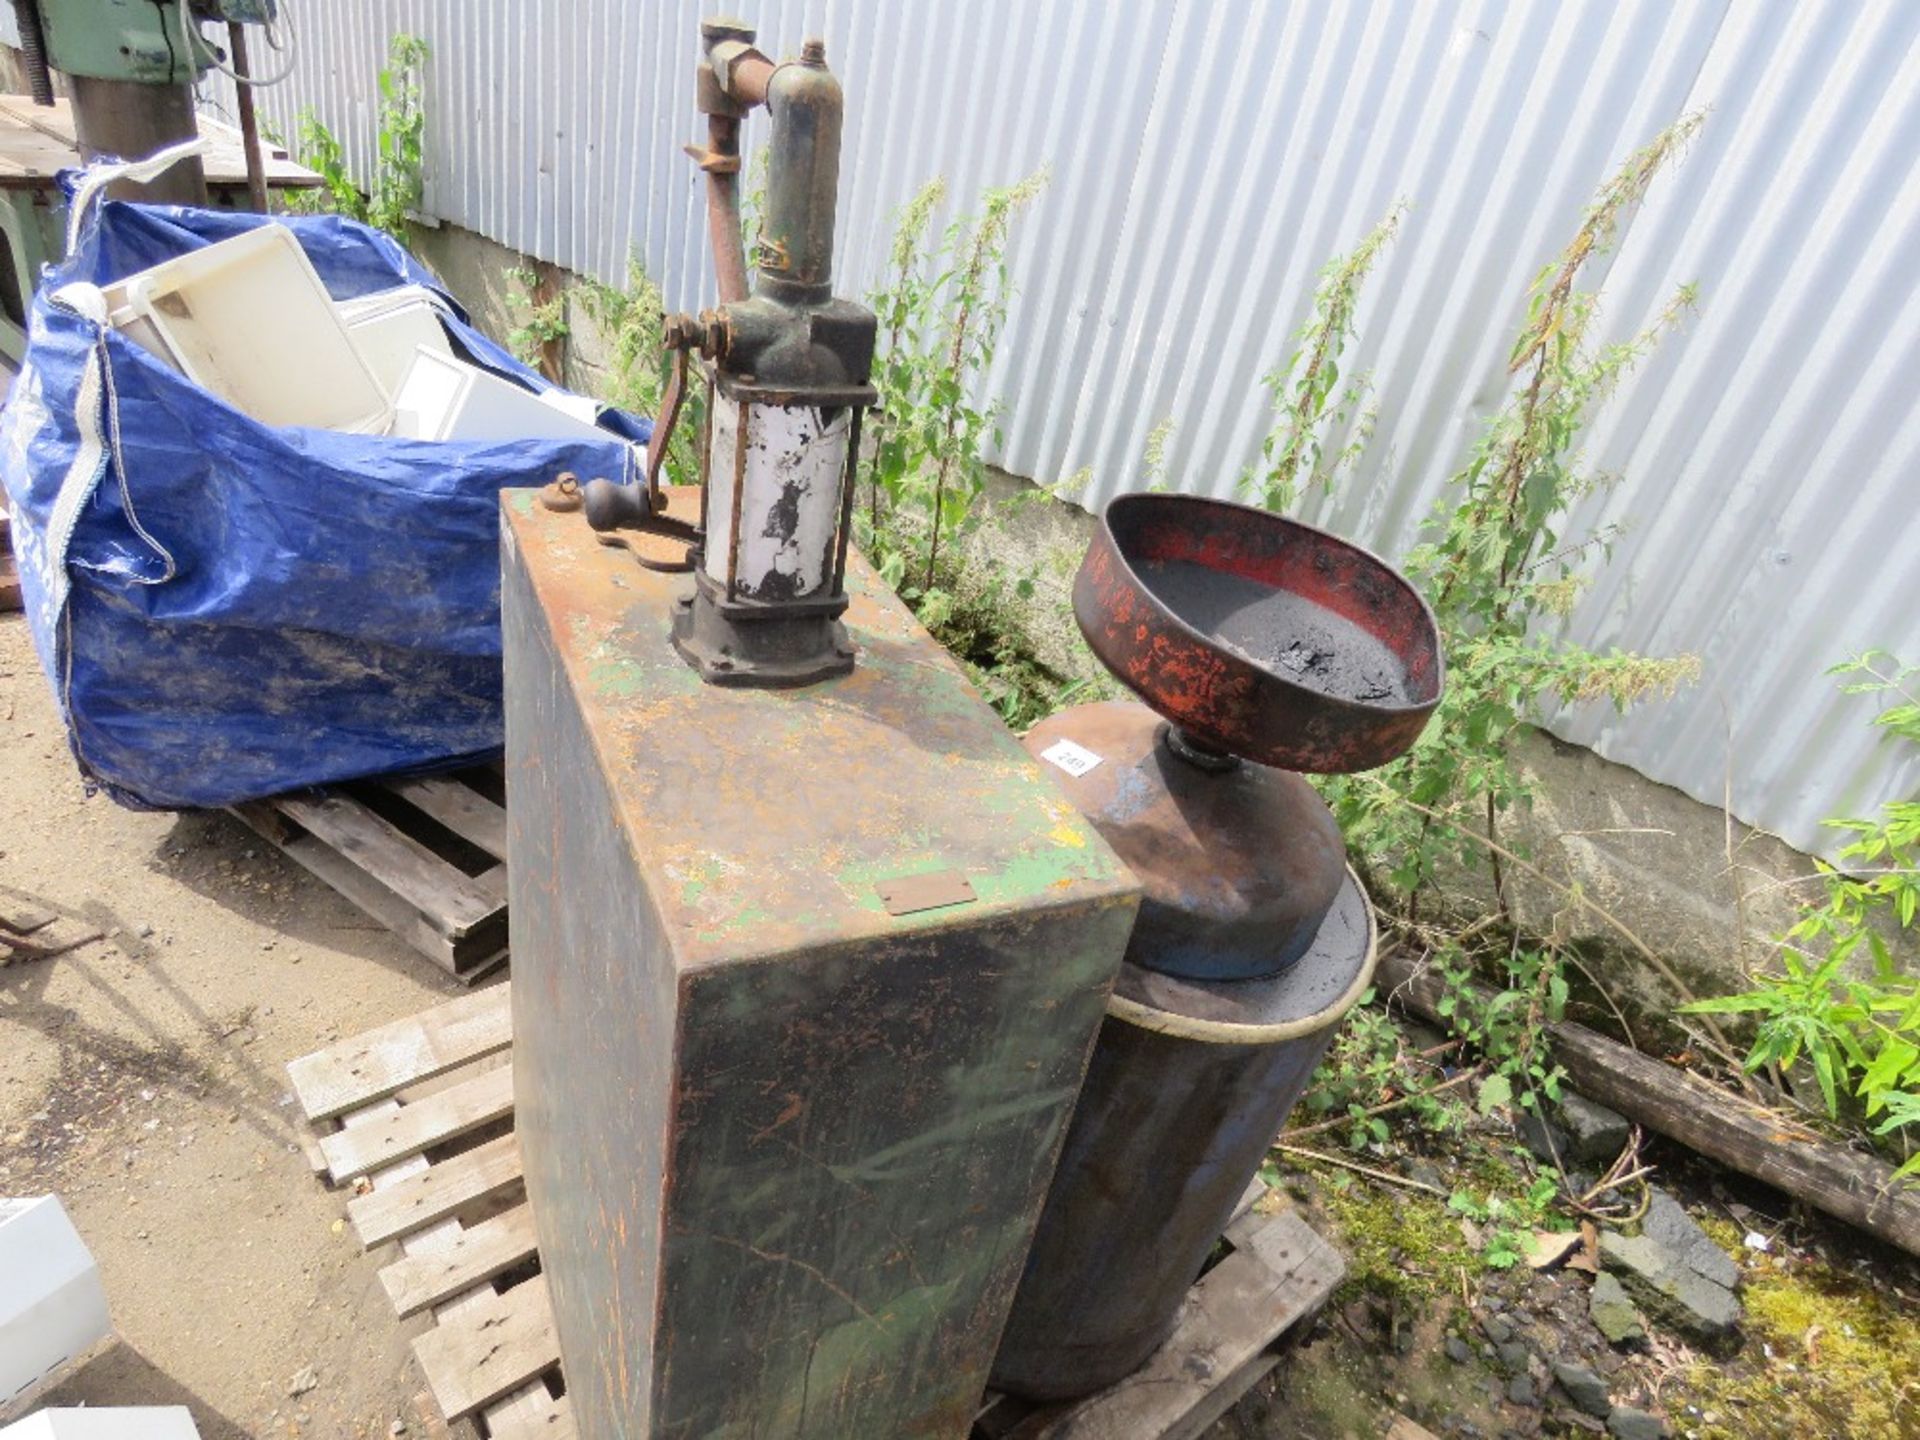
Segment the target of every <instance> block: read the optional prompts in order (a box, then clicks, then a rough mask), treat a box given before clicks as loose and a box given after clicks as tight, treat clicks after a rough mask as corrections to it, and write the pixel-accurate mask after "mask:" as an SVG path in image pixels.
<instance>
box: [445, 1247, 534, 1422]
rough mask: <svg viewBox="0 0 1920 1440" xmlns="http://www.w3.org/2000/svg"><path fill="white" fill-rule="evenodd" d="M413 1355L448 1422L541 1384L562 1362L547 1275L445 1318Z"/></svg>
mask: <svg viewBox="0 0 1920 1440" xmlns="http://www.w3.org/2000/svg"><path fill="white" fill-rule="evenodd" d="M413 1354H414V1358H415V1359H416V1360H418V1361H419V1362H420V1370H421V1373H422V1374H424V1375H425V1376H426V1377H427V1386H428V1388H429V1389H431V1390H432V1391H433V1398H434V1399H435V1400H437V1401H439V1403H440V1413H441V1414H442V1415H444V1416H446V1418H447V1421H448V1423H452V1422H453V1421H455V1420H460V1419H463V1418H465V1417H466V1416H468V1415H471V1414H473V1413H474V1412H475V1411H476V1410H479V1409H480V1408H481V1407H482V1406H483V1405H485V1404H487V1402H489V1401H491V1400H498V1399H500V1398H501V1397H503V1396H505V1395H507V1394H509V1393H510V1392H512V1391H513V1390H515V1389H517V1388H518V1387H520V1386H522V1385H525V1384H527V1383H528V1382H530V1381H534V1380H538V1379H539V1378H540V1377H541V1376H542V1375H544V1374H546V1373H547V1371H549V1370H551V1369H553V1368H554V1367H555V1366H556V1365H558V1364H559V1363H560V1346H559V1343H558V1341H557V1340H556V1338H555V1334H554V1328H553V1306H552V1303H551V1301H550V1300H549V1298H548V1296H547V1282H546V1277H544V1276H541V1275H536V1276H534V1277H533V1279H531V1280H528V1281H527V1282H526V1283H525V1284H522V1285H516V1286H514V1287H513V1289H511V1290H509V1291H507V1292H506V1294H504V1295H496V1296H493V1297H491V1298H485V1299H482V1301H481V1302H480V1303H479V1304H478V1305H476V1306H475V1307H474V1308H473V1309H472V1310H471V1311H470V1312H469V1313H467V1314H465V1315H462V1316H460V1317H459V1318H458V1319H457V1320H453V1321H449V1320H445V1319H443V1320H442V1321H441V1323H440V1324H439V1325H437V1326H436V1327H435V1328H433V1329H432V1330H429V1331H427V1333H426V1334H424V1335H422V1336H420V1337H419V1338H418V1339H417V1340H415V1341H414V1342H413Z"/></svg>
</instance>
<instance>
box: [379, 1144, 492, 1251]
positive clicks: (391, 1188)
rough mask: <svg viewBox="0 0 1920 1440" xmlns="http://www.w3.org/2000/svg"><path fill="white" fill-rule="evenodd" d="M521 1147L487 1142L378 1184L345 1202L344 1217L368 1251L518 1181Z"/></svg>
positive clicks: (456, 1212)
mask: <svg viewBox="0 0 1920 1440" xmlns="http://www.w3.org/2000/svg"><path fill="white" fill-rule="evenodd" d="M520 1179H521V1170H520V1144H519V1142H518V1141H517V1140H515V1139H514V1137H513V1136H511V1135H501V1136H499V1137H497V1138H495V1139H492V1140H489V1141H487V1143H486V1144H484V1145H480V1146H477V1147H475V1148H474V1149H472V1150H468V1151H466V1152H465V1153H463V1154H460V1155H456V1156H454V1157H453V1158H452V1159H451V1160H443V1161H441V1162H440V1163H439V1164H437V1165H433V1166H429V1167H428V1168H426V1169H424V1170H421V1171H420V1172H418V1173H417V1174H414V1175H408V1176H405V1177H403V1178H400V1179H396V1180H394V1181H392V1182H390V1183H388V1184H385V1185H381V1186H378V1187H376V1188H375V1189H373V1190H372V1191H370V1192H369V1193H367V1194H365V1195H357V1196H355V1197H354V1198H353V1199H352V1200H349V1201H348V1202H347V1219H348V1220H350V1221H351V1222H352V1223H353V1232H354V1234H356V1235H358V1236H359V1237H360V1243H361V1244H362V1245H363V1246H365V1247H366V1248H367V1249H369V1250H371V1249H372V1248H373V1247H374V1246H376V1245H384V1244H386V1242H387V1241H389V1240H398V1239H400V1238H402V1237H403V1236H406V1235H409V1234H412V1233H413V1232H414V1231H416V1230H424V1229H426V1228H427V1227H428V1226H430V1225H436V1224H438V1223H439V1222H440V1221H442V1220H445V1219H447V1218H448V1217H450V1216H452V1215H456V1214H458V1213H459V1212H460V1211H461V1210H464V1209H465V1208H467V1207H468V1206H469V1205H473V1204H475V1203H477V1202H478V1201H481V1200H485V1199H487V1198H488V1197H489V1196H492V1195H498V1194H500V1193H501V1192H503V1191H504V1190H506V1189H507V1187H509V1186H511V1185H515V1184H517V1183H519V1181H520Z"/></svg>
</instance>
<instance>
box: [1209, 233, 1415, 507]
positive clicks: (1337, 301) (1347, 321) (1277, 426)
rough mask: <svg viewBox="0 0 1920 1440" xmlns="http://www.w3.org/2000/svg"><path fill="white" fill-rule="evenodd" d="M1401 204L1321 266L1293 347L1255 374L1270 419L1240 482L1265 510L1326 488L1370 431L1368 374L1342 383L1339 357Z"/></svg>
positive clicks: (1284, 505)
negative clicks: (1339, 436) (1330, 452)
mask: <svg viewBox="0 0 1920 1440" xmlns="http://www.w3.org/2000/svg"><path fill="white" fill-rule="evenodd" d="M1406 209H1407V206H1406V202H1405V201H1400V202H1399V203H1397V204H1396V205H1395V206H1394V207H1393V208H1392V209H1391V210H1389V211H1388V212H1387V214H1386V216H1385V217H1384V218H1383V219H1382V220H1381V221H1380V223H1379V224H1377V225H1375V226H1374V227H1373V229H1372V230H1370V231H1368V232H1367V234H1366V237H1365V238H1364V239H1362V240H1361V242H1360V243H1359V244H1358V245H1357V246H1355V247H1354V248H1353V250H1351V251H1350V252H1348V253H1347V254H1345V255H1341V256H1336V257H1335V258H1334V259H1333V260H1332V261H1330V262H1329V263H1328V264H1327V265H1326V266H1325V267H1324V268H1322V270H1321V271H1320V284H1319V287H1318V288H1317V289H1316V290H1315V291H1314V295H1313V308H1312V310H1311V311H1310V312H1309V314H1308V316H1307V319H1306V322H1305V323H1304V324H1303V325H1302V326H1301V327H1300V330H1299V332H1298V333H1297V334H1296V335H1295V337H1294V338H1295V341H1296V344H1295V347H1294V350H1293V353H1292V354H1291V355H1289V356H1288V357H1287V361H1286V363H1285V364H1284V365H1281V366H1280V367H1279V368H1277V369H1275V370H1271V371H1269V372H1268V373H1267V374H1265V375H1263V376H1262V377H1261V379H1260V383H1261V384H1262V385H1264V386H1266V388H1267V391H1268V393H1269V394H1270V395H1271V396H1272V397H1273V407H1274V414H1275V420H1274V425H1273V428H1272V429H1271V430H1269V431H1268V432H1267V435H1266V438H1265V439H1263V440H1262V441H1261V442H1260V465H1259V467H1258V468H1257V469H1254V470H1251V471H1249V472H1248V474H1247V476H1246V478H1245V480H1244V481H1243V485H1242V488H1243V489H1245V490H1247V491H1248V492H1250V493H1251V494H1252V495H1253V497H1254V498H1256V499H1257V500H1258V501H1259V502H1260V503H1261V504H1263V505H1265V506H1266V507H1267V508H1268V509H1270V510H1288V509H1291V508H1292V506H1293V502H1294V501H1295V500H1296V499H1297V498H1298V497H1299V496H1300V495H1301V494H1302V493H1303V492H1304V491H1305V490H1307V489H1309V488H1314V487H1318V488H1320V489H1323V490H1330V489H1331V488H1332V487H1333V482H1334V476H1335V474H1336V473H1337V472H1338V471H1339V469H1340V468H1341V467H1342V466H1344V465H1348V464H1351V463H1352V462H1353V460H1354V459H1355V458H1357V457H1358V456H1359V454H1360V452H1361V451H1362V450H1364V449H1365V448H1366V445H1367V441H1368V440H1370V439H1371V438H1372V436H1373V412H1372V411H1370V410H1361V409H1359V407H1360V406H1361V405H1362V403H1363V402H1364V401H1365V399H1366V396H1367V393H1368V391H1369V390H1370V389H1371V377H1369V376H1367V375H1364V374H1363V375H1357V376H1350V377H1347V378H1346V380H1345V383H1344V384H1343V383H1342V377H1341V371H1340V357H1341V355H1342V353H1343V352H1344V351H1345V349H1346V346H1347V342H1348V341H1349V340H1351V339H1352V338H1353V336H1354V328H1353V316H1354V311H1355V309H1356V308H1357V307H1358V305H1359V303H1360V288H1361V285H1362V284H1363V283H1364V282H1365V280H1366V278H1367V276H1368V275H1369V274H1370V273H1371V272H1372V270H1373V267H1374V263H1375V262H1376V261H1377V260H1378V259H1379V258H1380V253H1381V252H1382V251H1383V250H1385V249H1386V248H1387V245H1388V244H1389V243H1390V242H1391V241H1392V239H1393V236H1394V232H1395V231H1397V230H1398V229H1399V228H1400V218H1401V216H1402V215H1404V214H1405V213H1406ZM1356 412H1357V413H1358V419H1357V421H1356V423H1355V424H1354V427H1353V430H1352V432H1351V433H1350V434H1349V435H1348V437H1347V440H1346V443H1345V444H1344V445H1343V446H1342V447H1341V448H1340V450H1339V451H1338V452H1337V453H1336V454H1335V455H1334V456H1333V457H1332V458H1331V459H1329V458H1328V457H1327V455H1326V448H1325V447H1326V444H1327V440H1328V437H1329V432H1330V431H1332V430H1336V429H1337V428H1338V427H1339V426H1341V425H1344V424H1345V423H1346V422H1347V421H1348V419H1349V418H1352V417H1353V416H1354V415H1355V414H1356Z"/></svg>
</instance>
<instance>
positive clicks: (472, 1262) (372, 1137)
mask: <svg viewBox="0 0 1920 1440" xmlns="http://www.w3.org/2000/svg"><path fill="white" fill-rule="evenodd" d="M510 1027H511V1009H510V1006H509V1005H508V1004H507V996H506V991H505V989H504V987H502V988H501V989H499V990H497V991H489V992H483V993H481V994H477V995H470V996H463V997H461V998H460V999H459V1000H455V1001H452V1002H449V1003H447V1004H443V1005H440V1006H437V1007H435V1008H434V1009H432V1010H428V1011H426V1012H424V1013H422V1014H420V1015H417V1016H414V1017H412V1018H411V1019H410V1020H406V1021H400V1022H395V1023H394V1024H391V1025H385V1026H381V1027H379V1028H377V1029H375V1030H372V1031H369V1032H367V1033H366V1034H364V1035H360V1036H356V1037H352V1038H350V1039H348V1040H345V1041H341V1042H339V1043H338V1044H336V1045H333V1046H329V1047H328V1048H327V1049H326V1050H323V1051H320V1052H317V1053H316V1054H314V1055H311V1056H307V1057H305V1058H304V1059H303V1060H300V1061H296V1062H294V1064H293V1065H291V1066H289V1073H291V1074H293V1075H295V1076H296V1094H299V1095H300V1096H301V1103H302V1105H303V1107H310V1108H311V1111H312V1112H313V1113H314V1114H315V1123H316V1125H318V1126H321V1127H325V1126H328V1125H332V1124H335V1123H338V1125H339V1126H340V1128H339V1129H338V1130H337V1131H336V1132H334V1133H332V1134H329V1135H325V1136H323V1137H322V1138H321V1140H320V1146H321V1148H322V1149H323V1151H324V1152H325V1155H326V1159H327V1162H328V1167H329V1169H330V1170H331V1171H332V1172H333V1174H334V1175H335V1178H336V1179H347V1178H353V1177H354V1176H357V1175H366V1176H367V1177H368V1183H370V1184H371V1186H372V1189H371V1191H370V1193H367V1194H364V1195H360V1196H357V1197H355V1198H354V1199H353V1200H351V1201H350V1202H349V1205H348V1213H349V1215H350V1216H351V1218H352V1220H353V1223H354V1227H355V1231H356V1233H357V1234H358V1235H359V1236H360V1238H361V1240H362V1241H363V1243H364V1244H366V1245H367V1246H368V1247H369V1248H371V1247H372V1246H373V1245H376V1244H381V1243H384V1242H386V1241H389V1240H397V1241H398V1242H399V1247H400V1252H401V1254H400V1257H399V1258H398V1259H397V1260H394V1261H392V1262H390V1263H389V1264H387V1265H386V1266H384V1267H383V1268H382V1269H381V1271H380V1279H381V1283H382V1284H383V1286H384V1287H385V1288H386V1291H387V1293H388V1296H389V1298H390V1299H391V1300H392V1302H393V1305H394V1309H395V1311H396V1313H397V1315H399V1316H402V1317H404V1316H408V1315H415V1314H419V1313H421V1312H423V1311H425V1312H429V1313H431V1315H432V1317H433V1321H434V1326H433V1328H432V1329H431V1330H429V1331H428V1332H426V1333H425V1334H423V1335H421V1336H420V1337H419V1338H418V1339H416V1340H415V1341H414V1354H415V1357H416V1359H417V1361H418V1363H419V1365H420V1368H421V1371H422V1373H423V1374H424V1375H425V1377H426V1380H427V1384H428V1388H429V1390H430V1391H431V1393H432V1395H433V1397H434V1400H435V1402H436V1403H437V1404H438V1405H439V1406H440V1408H441V1411H442V1413H443V1414H444V1416H445V1417H446V1419H447V1421H448V1422H449V1423H450V1424H455V1425H463V1426H466V1427H469V1428H472V1427H477V1433H478V1434H480V1435H483V1436H485V1437H487V1440H536V1437H538V1440H574V1435H575V1426H574V1421H573V1414H572V1407H571V1405H570V1403H569V1402H568V1400H567V1398H566V1397H565V1396H564V1395H559V1396H556V1395H555V1394H554V1393H553V1392H554V1390H555V1389H556V1388H563V1387H562V1385H561V1383H560V1380H559V1375H560V1350H559V1340H558V1335H557V1332H556V1330H555V1327H554V1322H553V1312H552V1306H551V1302H550V1299H549V1295H548V1290H547V1281H546V1277H545V1276H544V1274H541V1273H539V1272H538V1269H537V1267H538V1265H539V1253H538V1248H537V1244H536V1236H535V1233H534V1226H533V1216H532V1210H531V1208H530V1206H529V1205H528V1203H527V1201H526V1199H525V1197H524V1195H522V1194H519V1193H517V1192H516V1191H515V1190H514V1187H517V1186H519V1185H520V1184H521V1183H522V1180H523V1175H522V1169H521V1160H520V1153H519V1144H518V1140H517V1137H516V1136H515V1135H514V1134H513V1133H512V1132H511V1131H509V1132H508V1133H506V1134H504V1135H498V1136H495V1137H494V1138H492V1139H488V1140H485V1141H484V1142H482V1143H480V1144H478V1145H472V1144H471V1142H468V1144H469V1148H466V1149H461V1148H460V1142H461V1140H462V1137H465V1136H469V1135H471V1134H472V1132H473V1131H474V1130H475V1129H477V1128H479V1127H482V1126H486V1125H490V1124H493V1123H495V1122H497V1121H499V1120H501V1119H503V1118H510V1117H511V1115H512V1068H511V1065H510V1063H509V1064H504V1065H503V1064H500V1063H499V1061H500V1057H501V1054H502V1052H505V1053H506V1054H507V1055H509V1056H510V1054H511V1030H510ZM489 1066H491V1067H493V1068H486V1067H489ZM434 1082H437V1083H442V1084H446V1087H447V1088H445V1089H441V1090H438V1091H435V1092H434V1093H429V1094H426V1095H424V1096H422V1097H421V1098H418V1099H412V1100H408V1099H406V1098H405V1097H406V1096H407V1094H408V1092H409V1091H410V1090H411V1089H412V1087H414V1086H418V1085H422V1084H427V1087H428V1088H429V1089H431V1086H432V1083H434ZM342 1107H344V1108H342ZM449 1150H450V1151H452V1152H454V1153H445V1152H446V1151H449ZM430 1151H431V1152H434V1153H435V1158H434V1159H432V1160H431V1162H430V1161H429V1159H428V1152H430ZM1265 1194H1266V1190H1265V1187H1264V1186H1263V1185H1261V1184H1258V1183H1256V1184H1254V1185H1252V1186H1250V1187H1249V1188H1248V1191H1247V1193H1246V1194H1245V1195H1244V1196H1242V1197H1241V1201H1240V1204H1239V1205H1238V1206H1237V1207H1236V1209H1235V1212H1234V1216H1233V1219H1232V1221H1231V1222H1230V1223H1229V1225H1228V1227H1227V1230H1226V1234H1225V1237H1224V1238H1225V1240H1226V1241H1227V1244H1228V1246H1229V1247H1230V1251H1229V1253H1228V1254H1227V1255H1226V1257H1225V1258H1224V1259H1222V1260H1221V1261H1220V1262H1219V1263H1218V1264H1216V1265H1215V1266H1214V1267H1213V1268H1212V1269H1210V1270H1209V1271H1208V1272H1207V1273H1206V1274H1205V1275H1204V1276H1202V1277H1201V1279H1200V1281H1199V1282H1198V1283H1197V1284H1196V1285H1195V1286H1194V1287H1193V1288H1192V1289H1191V1290H1190V1291H1189V1292H1188V1294H1187V1298H1186V1301H1185V1304H1184V1307H1183V1309H1182V1312H1181V1315H1180V1318H1179V1322H1178V1324H1177V1325H1176V1327H1175V1330H1174V1333H1173V1335H1172V1337H1171V1338H1170V1339H1169V1340H1168V1341H1167V1343H1166V1344H1165V1345H1164V1346H1162V1347H1161V1349H1160V1350H1158V1351H1156V1352H1155V1354H1154V1355H1153V1356H1152V1357H1151V1358H1150V1359H1149V1360H1148V1361H1147V1363H1146V1364H1145V1365H1144V1366H1143V1367H1142V1368H1141V1369H1140V1370H1138V1371H1136V1372H1135V1373H1134V1374H1132V1375H1130V1376H1128V1377H1127V1378H1126V1379H1125V1380H1122V1381H1121V1382H1119V1383H1118V1384H1116V1385H1114V1386H1113V1387H1111V1388H1110V1389H1108V1390H1106V1391H1103V1392H1101V1393H1100V1394H1098V1395H1094V1396H1091V1397H1088V1398H1086V1399H1083V1400H1080V1401H1076V1402H1072V1403H1069V1404H1065V1405H1057V1406H1040V1407H1035V1406H1033V1405H1031V1404H1027V1403H1023V1402H1020V1401H1018V1400H1014V1399H1011V1398H1010V1397H990V1398H994V1399H995V1403H993V1404H990V1405H988V1406H987V1407H985V1408H984V1409H983V1410H982V1412H981V1415H980V1416H979V1418H978V1420H977V1421H976V1425H975V1428H974V1437H975V1440H989V1437H990V1440H1123V1437H1124V1440H1196V1437H1198V1436H1199V1435H1200V1434H1201V1433H1202V1432H1203V1431H1204V1430H1205V1429H1206V1428H1207V1427H1208V1426H1209V1425H1211V1424H1212V1423H1213V1422H1214V1421H1215V1420H1217V1419H1219V1417H1220V1416H1221V1415H1223V1414H1225V1413H1226V1411H1227V1410H1228V1409H1229V1408H1230V1407H1231V1406H1232V1405H1233V1404H1234V1403H1235V1402H1236V1401H1238V1400H1239V1398H1240V1397H1241V1396H1242V1395H1243V1394H1244V1393H1245V1392H1246V1390H1247V1388H1248V1387H1249V1386H1251V1385H1252V1384H1253V1383H1254V1381H1256V1380H1257V1379H1259V1378H1260V1376H1262V1375H1264V1374H1266V1373H1267V1372H1268V1371H1269V1370H1270V1369H1272V1367H1273V1366H1274V1365H1276V1364H1277V1363H1278V1362H1279V1357H1280V1355H1281V1353H1282V1351H1283V1348H1284V1346H1285V1344H1286V1343H1287V1342H1288V1341H1289V1340H1290V1339H1291V1338H1292V1337H1295V1336H1298V1335H1299V1334H1300V1333H1301V1331H1302V1330H1303V1329H1304V1328H1305V1327H1304V1324H1303V1322H1304V1321H1305V1320H1307V1319H1308V1318H1309V1317H1311V1316H1312V1315H1313V1314H1314V1313H1316V1312H1317V1311H1318V1310H1319V1309H1320V1307H1321V1306H1322V1305H1323V1304H1325V1303H1326V1301H1327V1299H1328V1297H1329V1296H1330V1295H1331V1294H1332V1292H1333V1290H1334V1288H1335V1286H1337V1285H1338V1284H1339V1282H1340V1279H1341V1277H1342V1275H1343V1274H1344V1272H1345V1266H1344V1262H1342V1260H1341V1259H1340V1257H1339V1255H1338V1254H1337V1253H1336V1252H1334V1251H1333V1249H1332V1248H1331V1247H1330V1246H1328V1245H1327V1244H1326V1243H1325V1242H1324V1241H1323V1240H1321V1239H1320V1238H1319V1236H1317V1235H1315V1234H1314V1232H1313V1231H1312V1229H1311V1228H1309V1227H1308V1226H1307V1224H1306V1223H1305V1222H1304V1221H1303V1220H1302V1219H1301V1218H1300V1217H1299V1215H1297V1214H1295V1213H1293V1212H1291V1211H1286V1212H1282V1213H1280V1214H1277V1215H1263V1214H1260V1213H1258V1211H1257V1209H1256V1208H1255V1204H1254V1202H1255V1201H1256V1200H1258V1199H1259V1198H1261V1197H1263V1196H1264V1195H1265ZM489 1201H493V1202H494V1204H493V1205H489V1204H488V1203H487V1202H489ZM503 1202H504V1203H505V1204H506V1205H507V1208H504V1209H497V1208H496V1206H497V1205H498V1204H500V1203H503ZM490 1210H491V1211H492V1212H493V1213H487V1212H488V1211H490ZM476 1213H481V1214H487V1218H485V1219H480V1220H477V1221H476V1220H474V1219H473V1217H474V1215H475V1214H476ZM463 1217H464V1218H463ZM528 1269H533V1270H534V1272H535V1273H534V1274H533V1276H532V1278H531V1279H526V1280H522V1281H521V1282H520V1283H518V1284H514V1285H511V1286H510V1287H509V1288H507V1289H505V1290H504V1291H502V1290H499V1289H498V1288H497V1287H498V1285H499V1284H500V1283H502V1279H503V1277H505V1278H509V1279H510V1278H512V1277H513V1276H515V1275H518V1274H524V1273H526V1271H527V1270H528Z"/></svg>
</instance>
